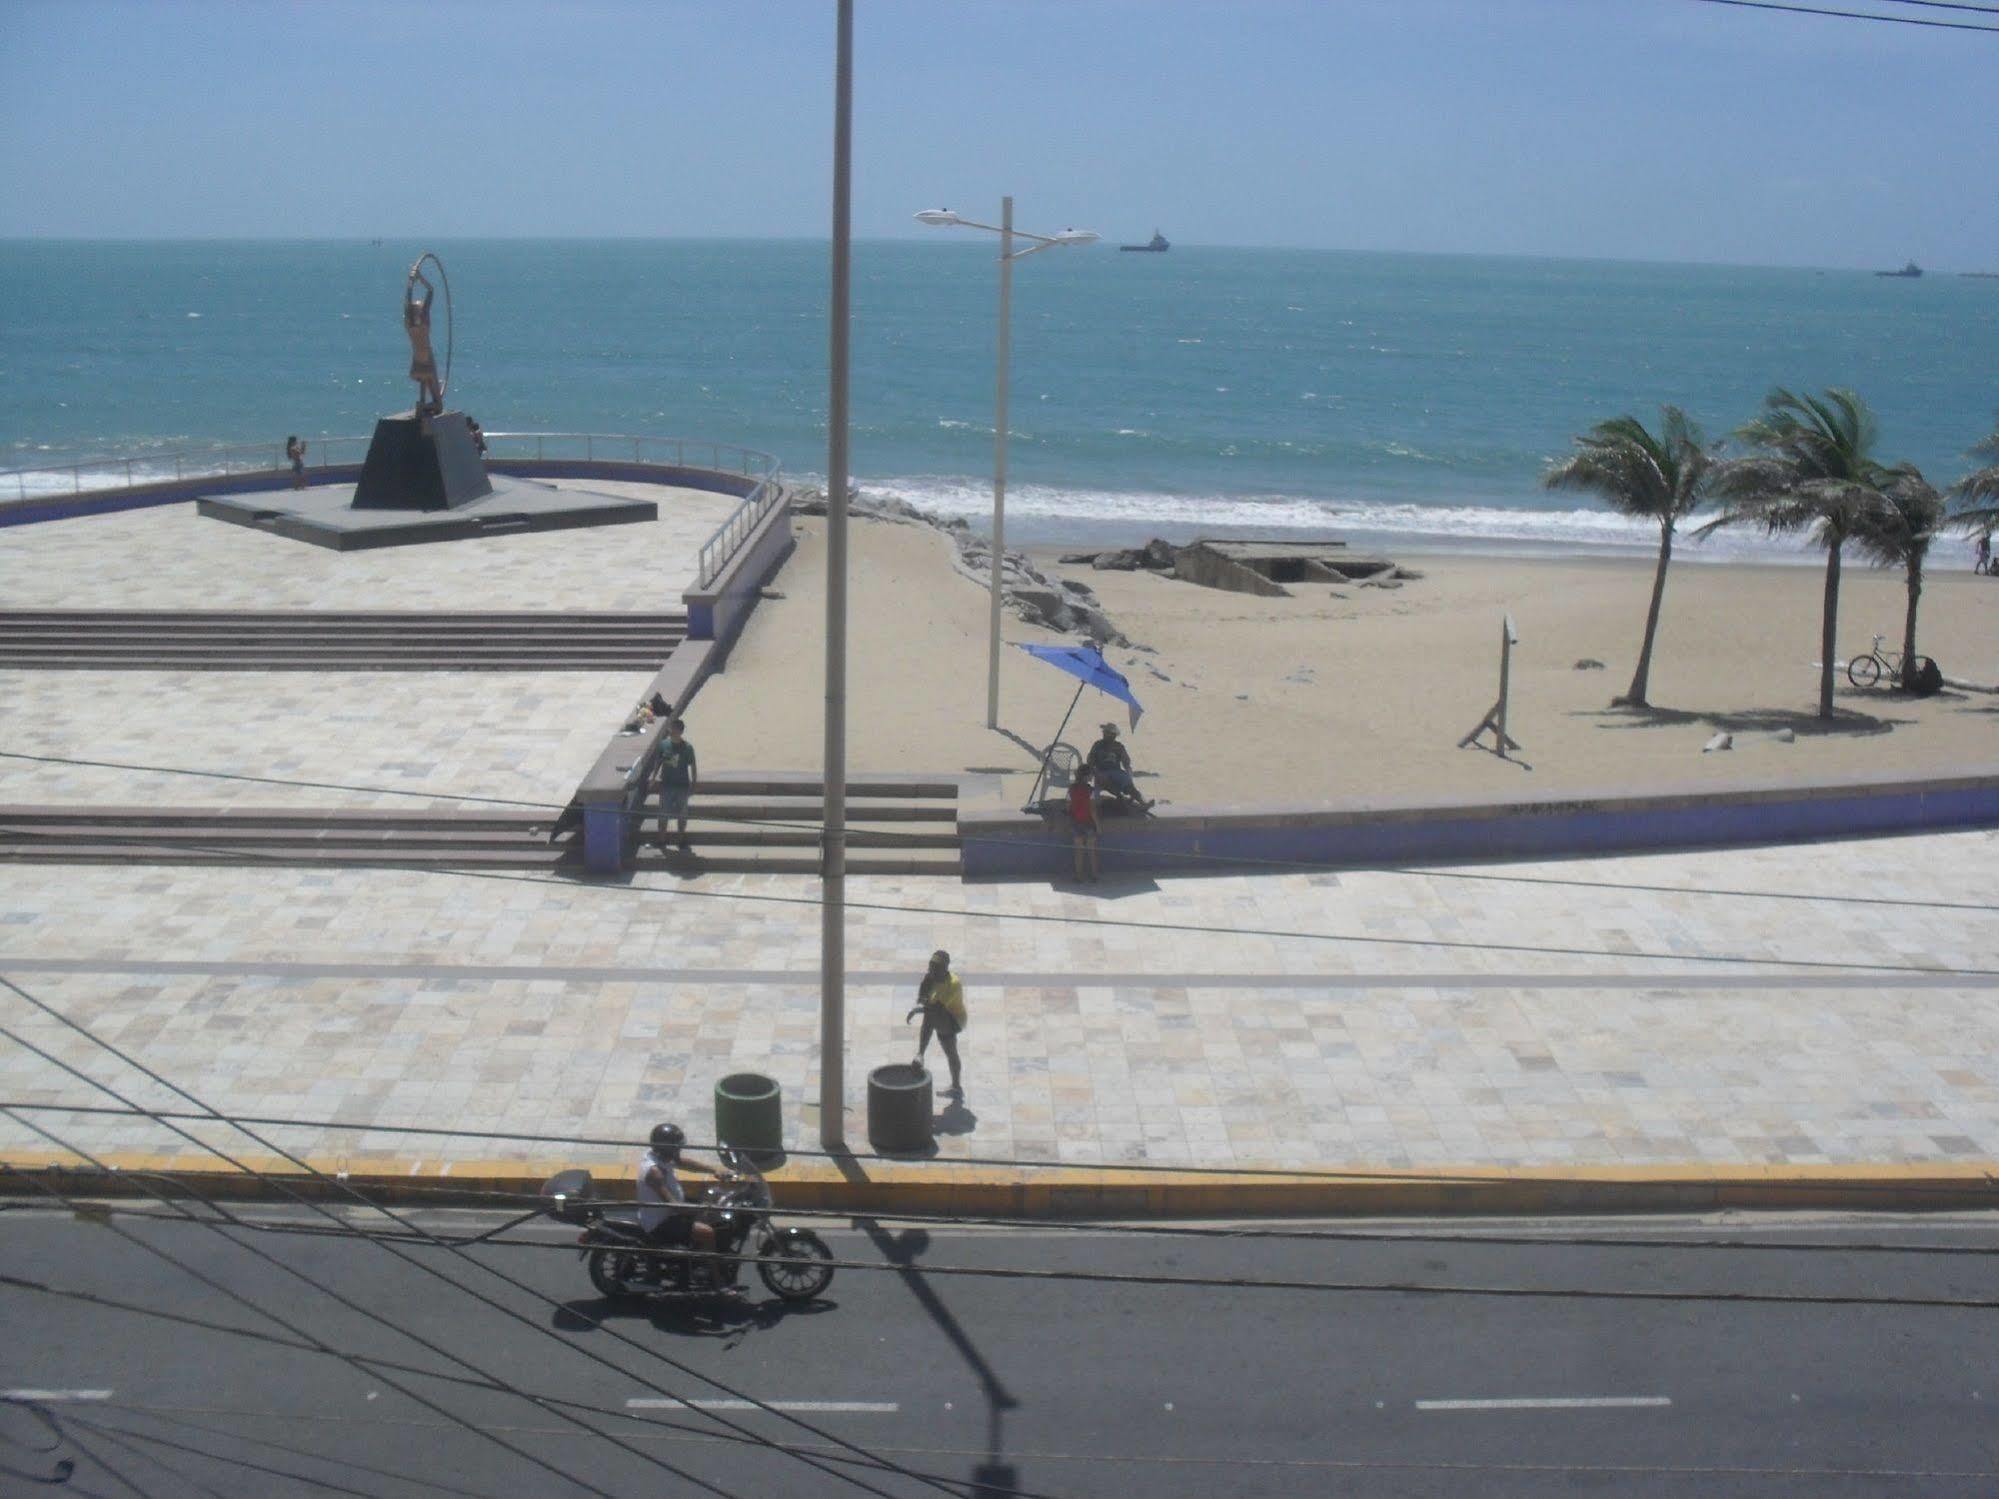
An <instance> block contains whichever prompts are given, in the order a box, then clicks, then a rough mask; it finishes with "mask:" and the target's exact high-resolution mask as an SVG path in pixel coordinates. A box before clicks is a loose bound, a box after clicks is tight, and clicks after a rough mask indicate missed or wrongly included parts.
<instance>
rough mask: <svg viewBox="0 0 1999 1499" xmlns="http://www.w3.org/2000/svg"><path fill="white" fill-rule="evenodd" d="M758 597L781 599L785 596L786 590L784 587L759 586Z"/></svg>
mask: <svg viewBox="0 0 1999 1499" xmlns="http://www.w3.org/2000/svg"><path fill="white" fill-rule="evenodd" d="M757 597H758V598H760V599H781V598H783V597H784V590H783V589H782V588H759V589H758V590H757Z"/></svg>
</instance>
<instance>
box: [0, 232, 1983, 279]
mask: <svg viewBox="0 0 1999 1499" xmlns="http://www.w3.org/2000/svg"><path fill="white" fill-rule="evenodd" d="M389 240H396V241H400V242H405V243H408V244H453V243H457V244H818V245H823V244H825V243H827V241H826V239H825V238H824V237H823V236H820V235H811V234H446V235H440V236H436V237H434V238H433V239H429V240H425V239H423V238H421V237H419V236H417V235H414V234H379V235H369V234H330V235H296V234H292V235H280V234H226V235H201V234H156V235H147V234H0V245H10V246H11V245H41V244H70V245H363V246H370V247H372V246H373V245H374V244H375V242H376V241H382V242H384V244H385V245H386V242H387V241H389ZM854 243H856V244H863V245H919V244H921V245H932V246H934V247H935V248H936V249H938V250H939V251H941V252H944V253H951V252H953V251H954V250H955V251H958V252H972V251H976V250H978V249H979V247H980V242H979V241H978V240H975V239H949V238H946V237H944V236H930V235H922V234H890V235H857V236H855V239H854ZM1104 248H1105V249H1111V248H1112V247H1111V246H1110V245H1109V243H1108V242H1104ZM1173 249H1174V250H1187V249H1191V250H1227V251H1245V250H1247V251H1266V252H1278V253H1286V254H1311V255H1357V256H1408V257H1412V258H1416V259H1425V260H1537V261H1560V262H1566V263H1571V264H1578V265H1657V266H1690V267H1698V268H1701V269H1708V270H1744V271H1814V272H1832V271H1837V272H1840V273H1841V274H1851V275H1866V274H1872V273H1874V272H1876V271H1878V270H1879V269H1880V267H1877V266H1872V265H1809V264H1804V263H1801V262H1780V261H1749V260H1721V259H1716V260H1665V259H1659V258H1656V257H1647V256H1636V255H1603V254H1575V253H1558V252H1554V251H1541V250H1411V249H1380V248H1372V247H1366V246H1353V245H1303V244H1232V243H1225V242H1219V241H1205V240H1175V241H1174V242H1173ZM1113 253H1116V251H1114V250H1113ZM1168 253H1171V252H1168ZM1995 274H1999V269H1995V270H1992V271H1985V270H1977V269H1970V268H1963V269H1953V268H1946V269H1943V270H1928V269H1926V270H1925V276H1926V277H1928V276H1936V277H1944V278H1949V277H1954V276H1958V277H1961V276H1969V277H1972V278H1978V277H1981V276H1990V275H1995ZM1912 279H1913V278H1912Z"/></svg>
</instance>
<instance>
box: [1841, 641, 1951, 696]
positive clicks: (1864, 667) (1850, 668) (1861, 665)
mask: <svg viewBox="0 0 1999 1499" xmlns="http://www.w3.org/2000/svg"><path fill="white" fill-rule="evenodd" d="M1887 638H1888V637H1887V636H1886V635H1876V636H1875V637H1874V644H1872V645H1871V646H1869V647H1868V648H1867V654H1866V655H1864V656H1855V657H1854V658H1853V659H1852V660H1851V661H1849V662H1847V663H1846V680H1847V681H1849V682H1851V683H1852V684H1853V685H1854V686H1856V687H1872V686H1874V685H1875V684H1876V683H1877V682H1879V681H1880V680H1881V675H1882V673H1883V672H1887V673H1889V674H1891V675H1892V676H1893V677H1894V679H1895V681H1896V682H1898V683H1899V682H1900V681H1901V680H1902V653H1901V652H1900V651H1884V650H1883V649H1881V642H1882V641H1884V640H1886V639H1887ZM1935 664H1936V663H1935V662H1933V661H1931V660H1930V658H1929V657H1928V656H1918V657H1916V671H1917V672H1918V673H1920V672H1922V671H1923V670H1924V668H1926V667H1929V666H1933V665H1935Z"/></svg>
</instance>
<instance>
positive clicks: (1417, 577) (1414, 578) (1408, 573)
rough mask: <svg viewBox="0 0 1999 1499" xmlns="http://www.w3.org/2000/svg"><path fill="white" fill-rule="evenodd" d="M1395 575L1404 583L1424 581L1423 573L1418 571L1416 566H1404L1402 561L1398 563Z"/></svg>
mask: <svg viewBox="0 0 1999 1499" xmlns="http://www.w3.org/2000/svg"><path fill="white" fill-rule="evenodd" d="M1394 575H1395V576H1396V577H1397V578H1400V579H1401V580H1402V581H1403V582H1404V583H1420V582H1422V581H1423V575H1422V574H1421V573H1420V572H1418V571H1416V569H1415V568H1413V567H1403V566H1402V565H1401V564H1400V563H1398V564H1396V568H1395V574H1394Z"/></svg>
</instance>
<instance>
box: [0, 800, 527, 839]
mask: <svg viewBox="0 0 1999 1499" xmlns="http://www.w3.org/2000/svg"><path fill="white" fill-rule="evenodd" d="M556 815H557V813H556V811H555V810H554V809H552V808H551V809H550V810H548V811H546V812H543V811H538V810H533V809H526V808H524V809H522V810H520V811H505V810H501V811H480V812H462V811H457V810H451V811H443V812H439V811H416V810H411V811H388V810H376V809H374V808H369V807H358V808H346V807H165V808H162V807H139V806H126V807H119V806H99V805H92V806H80V807H65V806H38V805H23V806H15V807H9V806H0V825H5V826H10V827H11V826H20V827H44V826H47V825H49V824H51V823H70V824H75V825H77V826H79V827H87V828H104V827H130V826H135V825H136V826H138V827H145V828H172V829H176V830H178V829H181V828H184V827H187V826H191V825H207V824H211V823H212V824H217V825H228V824H235V825H239V826H250V827H291V828H302V829H313V828H323V827H326V826H328V825H329V824H332V823H338V824H340V825H341V826H343V827H356V828H380V829H383V830H389V831H393V830H396V829H408V830H410V831H414V832H423V831H426V830H428V829H430V828H439V827H450V828H456V829H461V830H463V831H466V832H501V833H506V832H521V833H525V832H527V831H528V830H529V829H531V828H536V827H542V828H545V827H547V826H548V825H549V824H550V823H552V822H553V821H554V820H555V817H556Z"/></svg>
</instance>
